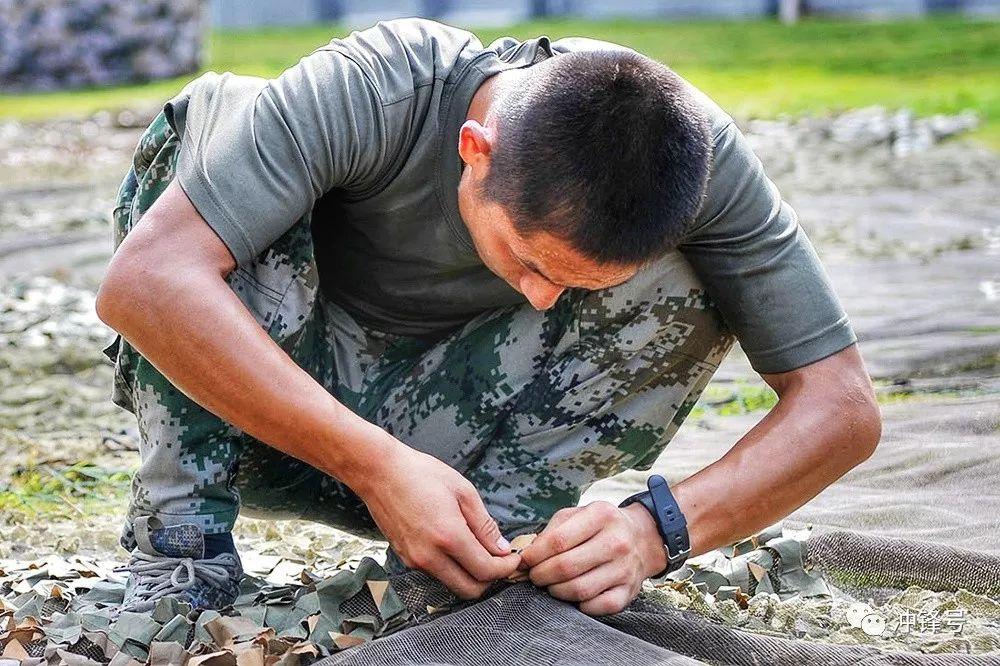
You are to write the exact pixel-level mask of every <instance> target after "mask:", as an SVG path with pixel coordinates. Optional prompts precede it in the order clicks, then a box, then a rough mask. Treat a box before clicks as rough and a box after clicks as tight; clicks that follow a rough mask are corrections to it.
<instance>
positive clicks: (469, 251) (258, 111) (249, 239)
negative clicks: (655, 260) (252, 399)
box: [166, 19, 855, 372]
mask: <svg viewBox="0 0 1000 666" xmlns="http://www.w3.org/2000/svg"><path fill="white" fill-rule="evenodd" d="M623 48H625V47H622V46H619V45H616V44H610V43H607V42H600V41H596V40H591V39H585V38H568V39H562V40H558V41H555V42H551V41H550V40H549V39H548V38H547V37H538V38H535V39H529V40H526V41H523V42H520V41H517V40H515V39H513V38H509V37H508V38H502V39H498V40H497V41H495V42H493V43H492V44H490V45H489V46H487V47H484V46H483V45H482V44H481V43H480V42H479V40H478V39H477V38H476V36H475V35H473V34H472V33H470V32H467V31H465V30H460V29H458V28H454V27H450V26H446V25H442V24H440V23H435V22H433V21H428V20H423V19H403V20H397V21H388V22H383V23H379V24H378V25H376V26H374V27H372V28H370V29H367V30H363V31H359V32H355V33H352V34H351V35H350V36H348V37H345V38H343V39H335V40H333V41H331V42H330V43H329V44H327V45H326V46H324V47H322V48H320V49H318V50H317V51H315V52H314V53H312V54H310V55H308V56H307V57H305V58H303V59H302V60H300V61H299V63H298V64H297V65H295V66H293V67H291V68H289V69H288V70H286V71H285V72H284V73H282V74H281V75H280V76H279V77H277V78H276V79H271V80H264V79H260V78H256V77H247V76H235V75H233V74H222V75H218V74H214V73H210V74H205V75H204V76H201V77H200V78H198V79H196V80H195V81H193V82H191V83H190V84H189V85H188V86H187V87H186V88H185V89H184V90H183V91H182V92H181V94H179V95H178V96H177V97H176V98H174V99H173V100H171V101H170V102H169V103H168V104H167V107H166V111H167V114H168V118H170V120H171V122H172V124H173V125H174V128H175V129H176V130H177V131H178V133H179V134H180V136H181V152H180V156H179V159H178V164H177V178H178V180H179V183H180V185H181V187H182V188H183V189H184V191H185V192H186V193H187V195H188V197H189V198H190V199H191V201H192V202H193V203H194V205H195V207H196V208H197V209H198V211H199V213H200V214H201V215H202V216H203V217H204V218H205V220H206V221H207V223H208V224H209V225H210V226H211V227H212V229H213V230H214V231H215V232H216V233H217V234H218V235H219V237H220V238H221V239H222V241H223V242H224V243H225V244H226V246H227V247H228V248H229V250H230V251H231V252H232V254H233V256H234V257H235V259H236V261H237V263H238V264H245V263H247V262H249V261H251V260H252V259H253V258H254V257H255V256H257V255H258V254H260V253H261V252H263V251H264V250H265V249H266V248H267V247H268V246H269V245H270V244H271V243H273V242H274V241H275V240H276V239H277V238H278V237H279V236H281V235H282V234H283V233H284V232H285V231H287V230H288V229H289V227H291V226H292V225H293V224H294V223H295V222H296V221H297V220H298V219H299V218H301V217H302V216H304V215H305V214H307V213H309V212H310V211H312V213H313V219H312V228H313V234H314V240H315V252H316V259H317V264H318V268H319V274H320V284H321V288H322V290H323V292H324V295H325V296H326V297H327V298H330V299H332V300H334V301H336V302H337V303H338V304H340V305H341V306H342V307H344V309H346V310H347V311H348V312H349V313H350V314H352V315H353V316H354V317H356V318H357V319H359V320H360V321H362V322H363V323H365V324H366V325H368V326H371V327H373V328H376V329H379V330H384V331H387V332H390V333H397V334H401V335H432V334H440V333H442V332H444V331H447V330H449V329H452V328H454V327H456V326H458V325H460V324H462V323H464V322H466V321H468V320H469V319H471V318H473V317H474V316H476V315H477V314H479V313H481V312H483V311H484V310H486V309H490V308H496V307H501V306H507V305H513V304H517V303H523V302H525V300H524V297H523V296H522V295H521V294H519V293H517V292H516V291H515V290H513V289H512V288H511V287H510V286H509V285H508V284H507V283H506V282H504V281H503V280H501V279H500V278H499V277H497V276H496V275H494V274H493V273H492V272H490V271H489V269H487V268H486V266H485V265H484V264H483V263H482V261H481V260H480V258H479V256H478V255H477V253H476V251H475V249H474V248H473V245H472V240H471V238H470V236H469V233H468V230H467V228H466V226H465V224H464V223H463V221H462V219H461V217H460V215H459V211H458V199H457V188H458V182H459V177H460V175H461V170H462V164H461V162H460V158H459V155H458V149H457V148H458V133H459V128H460V127H461V125H462V123H463V122H464V121H465V118H466V113H467V111H468V108H469V104H470V102H471V100H472V96H473V94H474V93H475V92H476V90H477V89H478V88H479V86H480V85H481V84H482V82H483V81H484V80H485V79H486V78H488V77H489V76H491V75H493V74H496V73H497V72H500V71H503V70H506V69H512V68H515V67H530V66H531V65H533V64H534V63H537V62H540V61H543V60H545V59H547V58H552V57H559V54H561V53H565V52H569V51H579V50H594V49H623ZM692 93H693V94H694V95H695V97H696V99H697V100H698V103H700V104H703V105H704V108H705V109H706V111H707V113H708V115H709V117H710V118H711V120H712V131H713V136H714V143H715V146H714V158H713V166H712V170H711V175H710V179H709V185H708V192H707V195H706V199H705V202H704V204H703V206H702V208H701V212H700V214H699V215H698V217H697V219H696V220H695V221H694V222H693V223H692V224H691V225H690V228H689V229H688V230H687V233H686V234H685V236H684V240H683V242H682V244H681V246H680V250H681V251H682V252H683V254H684V256H685V257H686V258H687V260H688V261H689V262H690V263H691V264H692V266H693V268H694V270H695V271H696V273H697V274H698V276H699V277H700V279H701V280H702V282H703V283H704V285H705V287H706V289H707V290H708V292H709V294H710V295H711V297H712V298H713V300H714V301H715V302H716V304H717V305H718V307H719V308H720V310H721V312H722V314H723V317H724V318H725V320H726V323H727V325H728V326H729V327H730V328H731V329H732V330H733V332H734V333H735V334H736V335H737V337H738V339H739V340H740V343H741V345H742V346H743V349H744V350H745V351H746V353H747V355H748V356H749V358H750V360H751V362H752V364H753V366H754V368H756V369H757V370H758V371H760V372H782V371H786V370H791V369H794V368H797V367H801V366H803V365H806V364H808V363H811V362H813V361H816V360H819V359H821V358H824V357H826V356H829V355H830V354H832V353H835V352H837V351H839V350H841V349H843V348H844V347H846V346H848V345H850V344H851V343H852V342H854V341H855V336H854V333H853V331H852V330H851V327H850V324H849V323H848V320H847V317H846V315H845V314H844V311H843V309H842V307H841V306H840V304H839V302H838V301H837V298H836V296H835V295H834V293H833V291H832V289H831V287H830V284H829V282H828V280H827V278H826V275H825V273H824V271H823V268H822V266H821V265H820V262H819V260H818V258H817V256H816V253H815V252H814V250H813V248H812V246H811V244H810V243H809V240H808V239H807V238H806V236H805V234H804V233H803V231H802V229H801V228H800V227H799V225H798V221H797V219H796V217H795V213H794V212H793V211H792V209H791V208H790V207H789V206H788V204H786V203H785V202H783V201H782V199H781V196H780V195H779V193H778V191H777V189H776V188H775V186H774V185H773V184H772V183H771V181H770V180H768V178H767V177H766V176H765V174H764V170H763V167H762V166H761V163H760V161H759V160H758V159H757V157H756V156H755V155H754V153H753V152H752V150H751V149H750V147H749V146H748V145H747V141H746V139H745V138H744V137H743V135H742V134H741V132H740V131H739V129H738V128H737V127H736V125H735V124H734V123H733V121H732V119H731V118H730V117H729V116H728V115H726V113H724V112H723V111H722V110H721V109H720V108H719V107H718V106H716V105H715V104H714V103H712V102H711V101H710V100H709V99H708V98H707V97H705V96H704V95H702V94H701V93H699V92H698V91H696V90H694V89H693V88H692Z"/></svg>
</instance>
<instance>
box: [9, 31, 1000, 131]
mask: <svg viewBox="0 0 1000 666" xmlns="http://www.w3.org/2000/svg"><path fill="white" fill-rule="evenodd" d="M345 33H346V30H345V29H344V28H342V27H339V26H323V25H320V26H310V27H306V28H286V29H268V30H257V31H252V32H218V33H214V34H213V35H212V36H211V39H210V44H209V56H208V69H213V70H217V71H225V70H231V71H236V72H240V73H244V74H254V75H260V76H274V75H276V74H278V73H279V72H280V71H281V70H282V69H284V68H285V67H288V66H289V65H292V64H294V63H295V62H296V61H297V60H298V59H299V58H300V57H302V56H303V55H305V54H307V53H309V52H310V51H311V50H312V49H314V48H315V47H317V46H319V45H321V44H323V43H325V42H326V41H328V40H329V39H330V38H332V37H337V36H342V35H344V34H345ZM477 34H479V36H480V37H481V39H482V40H483V41H484V42H489V41H490V40H492V39H495V38H496V37H498V36H500V35H502V34H512V35H514V36H517V37H521V38H525V37H532V36H536V35H539V34H547V35H549V36H550V37H552V38H558V37H563V36H570V35H585V36H589V37H594V38H598V39H605V40H609V41H613V42H619V43H622V44H627V45H629V46H632V47H634V48H636V49H638V50H640V51H642V52H644V53H647V54H649V55H650V56H652V57H654V58H657V59H659V60H661V61H663V62H665V63H667V64H669V65H670V66H672V67H673V68H675V69H676V70H677V71H678V72H680V73H681V74H682V75H684V76H685V77H687V78H688V79H690V80H691V81H692V82H693V83H695V84H696V85H698V86H699V87H701V88H702V89H703V90H705V91H706V92H707V93H708V94H710V95H711V96H713V97H714V98H715V99H716V100H717V101H718V102H719V103H720V104H722V105H723V106H724V107H725V108H726V109H727V110H729V111H731V112H732V113H734V114H736V115H737V116H741V117H774V116H776V115H780V114H801V113H806V112H808V113H821V112H826V111H835V110H838V109H845V108H852V107H859V106H868V105H872V104H881V105H884V106H887V107H889V108H899V107H910V108H913V109H914V110H915V111H917V112H918V113H920V114H931V113H955V112H958V111H961V110H964V109H974V110H975V111H977V112H978V113H979V114H980V115H981V116H982V117H983V120H984V126H983V128H982V129H981V130H980V131H979V132H978V134H979V136H980V137H981V138H983V139H985V140H986V141H987V142H989V143H990V144H992V145H994V146H996V147H1000V23H997V22H988V21H974V20H968V19H963V18H955V17H934V18H931V19H929V20H921V21H913V20H908V21H894V22H858V21H830V20H808V21H805V22H803V23H801V24H799V25H796V26H784V25H781V24H779V23H777V22H775V21H749V22H725V23H722V22H685V23H666V22H657V21H652V22H638V21H602V22H584V21H579V20H547V21H533V22H529V23H524V24H520V25H516V26H512V27H510V28H503V29H498V28H491V29H489V30H478V31H477ZM186 78H187V77H185V78H181V79H174V80H169V81H160V82H155V83H149V84H142V85H133V86H120V87H116V88H107V89H101V90H85V91H78V92H69V93H51V94H28V95H8V96H0V117H5V116H6V117H19V118H46V117H52V116H55V115H64V114H86V113H92V112H94V111H97V110H99V109H104V108H116V107H122V106H125V105H128V104H134V103H138V102H145V103H153V102H157V101H160V100H163V99H166V98H167V97H169V96H170V95H172V94H174V93H175V92H177V91H178V90H179V89H180V88H181V87H182V86H183V84H184V82H185V81H186Z"/></svg>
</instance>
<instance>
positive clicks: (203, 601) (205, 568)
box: [121, 516, 243, 613]
mask: <svg viewBox="0 0 1000 666" xmlns="http://www.w3.org/2000/svg"><path fill="white" fill-rule="evenodd" d="M134 528H135V540H136V543H137V544H138V546H139V547H138V548H136V549H135V550H134V551H132V559H131V560H129V563H128V566H127V567H125V570H127V571H128V572H129V577H128V582H127V583H126V584H125V600H124V601H123V602H122V607H121V610H123V611H132V612H136V613H144V612H148V611H151V610H152V609H153V607H154V606H155V605H156V601H157V600H158V599H162V598H163V597H175V598H176V599H177V600H179V601H183V602H184V603H188V604H191V608H192V609H195V608H203V609H207V608H211V609H215V610H218V609H221V608H225V607H226V606H228V605H230V604H231V603H233V601H235V600H236V597H237V596H238V595H239V589H240V580H241V579H242V578H243V566H242V565H241V564H240V558H239V557H238V556H237V555H236V554H235V553H222V554H220V555H216V556H215V557H213V558H211V559H205V535H204V533H203V532H202V531H201V528H200V527H198V526H197V525H190V524H187V525H173V526H171V527H165V526H164V525H163V523H162V522H161V521H160V520H159V519H158V518H155V517H152V516H142V517H140V518H136V520H135V523H134Z"/></svg>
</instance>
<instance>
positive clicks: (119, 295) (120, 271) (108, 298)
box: [94, 255, 133, 333]
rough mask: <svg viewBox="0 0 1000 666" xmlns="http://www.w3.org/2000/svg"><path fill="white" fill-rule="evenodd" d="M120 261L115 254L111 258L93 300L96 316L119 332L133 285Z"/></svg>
mask: <svg viewBox="0 0 1000 666" xmlns="http://www.w3.org/2000/svg"><path fill="white" fill-rule="evenodd" d="M121 263H122V262H120V261H119V257H118V256H117V255H116V256H115V257H114V258H112V261H111V264H110V265H109V266H108V270H107V271H106V272H105V274H104V279H103V280H101V286H100V287H99V288H98V290H97V299H96V301H95V302H94V309H95V310H96V311H97V316H98V318H100V320H101V321H103V322H104V323H105V324H107V325H108V326H110V327H111V328H113V329H115V330H116V331H118V332H119V333H120V332H121V330H120V327H121V324H122V317H123V316H124V314H125V312H126V308H125V303H127V302H128V301H129V300H130V298H131V293H130V292H131V290H132V286H133V285H132V282H131V280H130V279H129V276H128V272H129V271H128V269H127V268H126V267H123V266H121Z"/></svg>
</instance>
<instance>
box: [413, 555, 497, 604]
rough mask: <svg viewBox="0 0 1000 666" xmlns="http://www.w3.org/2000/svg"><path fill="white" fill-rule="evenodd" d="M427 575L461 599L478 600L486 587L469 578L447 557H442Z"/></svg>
mask: <svg viewBox="0 0 1000 666" xmlns="http://www.w3.org/2000/svg"><path fill="white" fill-rule="evenodd" d="M427 573H429V574H430V575H432V576H434V577H435V578H437V579H438V580H439V581H441V582H442V583H444V584H445V586H446V587H447V588H448V589H449V590H451V591H452V592H454V593H455V594H456V595H457V596H458V597H460V598H462V599H478V598H479V597H481V596H483V593H484V592H485V591H486V588H487V587H488V586H487V585H486V583H480V582H479V581H478V580H476V579H475V578H473V577H472V576H470V575H469V574H468V573H467V572H466V571H465V569H463V568H462V567H461V566H459V564H458V563H457V562H455V561H454V560H453V559H451V558H450V557H447V556H442V557H441V558H440V559H439V560H438V561H437V562H436V563H435V565H434V569H433V570H427Z"/></svg>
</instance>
